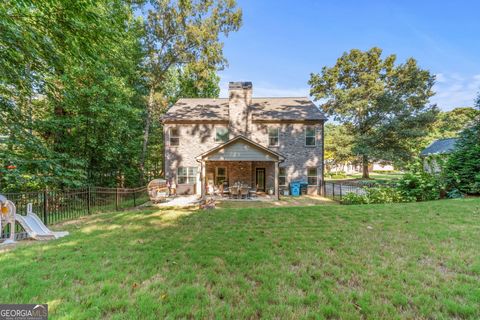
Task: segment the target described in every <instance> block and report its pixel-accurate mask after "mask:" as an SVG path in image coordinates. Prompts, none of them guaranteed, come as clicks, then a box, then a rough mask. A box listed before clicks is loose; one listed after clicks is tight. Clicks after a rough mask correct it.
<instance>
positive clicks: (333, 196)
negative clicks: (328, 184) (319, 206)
mask: <svg viewBox="0 0 480 320" xmlns="http://www.w3.org/2000/svg"><path fill="white" fill-rule="evenodd" d="M332 199H333V200H335V182H332Z"/></svg>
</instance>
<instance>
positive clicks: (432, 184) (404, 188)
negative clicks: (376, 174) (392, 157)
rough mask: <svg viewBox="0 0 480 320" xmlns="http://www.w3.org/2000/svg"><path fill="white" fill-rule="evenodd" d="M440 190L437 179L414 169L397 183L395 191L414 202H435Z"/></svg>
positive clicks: (440, 186)
mask: <svg viewBox="0 0 480 320" xmlns="http://www.w3.org/2000/svg"><path fill="white" fill-rule="evenodd" d="M442 189H443V188H442V185H441V183H440V181H439V179H438V178H437V177H435V176H434V175H432V174H429V173H427V172H424V171H423V170H421V169H420V170H418V169H414V170H413V171H412V172H409V173H406V174H404V175H403V176H402V177H401V178H400V179H399V180H398V181H397V190H398V191H399V192H400V193H401V194H402V196H403V197H404V198H405V199H413V200H416V201H427V200H437V199H439V198H440V191H441V190H442Z"/></svg>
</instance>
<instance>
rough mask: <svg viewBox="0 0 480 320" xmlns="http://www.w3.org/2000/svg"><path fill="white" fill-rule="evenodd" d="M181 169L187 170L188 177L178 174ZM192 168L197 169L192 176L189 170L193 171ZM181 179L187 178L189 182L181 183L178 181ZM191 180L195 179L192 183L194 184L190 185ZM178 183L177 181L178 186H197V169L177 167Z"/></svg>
mask: <svg viewBox="0 0 480 320" xmlns="http://www.w3.org/2000/svg"><path fill="white" fill-rule="evenodd" d="M181 168H185V169H187V174H186V175H179V174H178V170H179V169H181ZM192 168H194V169H195V170H194V171H195V172H194V174H192V175H190V170H189V169H192ZM179 177H186V178H187V182H186V183H180V182H179V181H178V178H179ZM190 178H193V182H192V183H189V182H188V180H190ZM176 181H177V184H178V185H194V184H196V181H197V167H177V176H176Z"/></svg>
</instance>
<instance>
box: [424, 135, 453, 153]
mask: <svg viewBox="0 0 480 320" xmlns="http://www.w3.org/2000/svg"><path fill="white" fill-rule="evenodd" d="M457 140H458V138H449V139H439V140H435V141H434V142H432V143H431V144H430V145H429V146H428V147H426V148H425V149H423V151H422V152H421V153H420V155H421V156H429V155H433V154H448V153H451V152H452V151H453V149H455V143H456V142H457Z"/></svg>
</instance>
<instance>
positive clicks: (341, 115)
mask: <svg viewBox="0 0 480 320" xmlns="http://www.w3.org/2000/svg"><path fill="white" fill-rule="evenodd" d="M434 81H435V76H434V75H431V74H430V72H429V71H427V70H424V69H421V68H420V67H419V66H418V64H417V62H416V61H415V59H413V58H410V59H407V61H406V62H404V63H401V64H396V56H395V55H389V56H387V57H385V58H382V50H381V49H379V48H372V49H370V50H368V51H361V50H358V49H353V50H351V51H350V52H346V53H344V54H343V55H342V56H341V57H340V58H339V59H338V60H337V62H336V64H335V65H334V66H333V67H324V68H323V69H322V71H321V72H320V73H314V74H311V77H310V80H309V84H310V86H311V91H310V94H311V95H312V96H313V97H314V98H315V99H316V100H319V101H321V102H322V107H323V109H324V111H325V112H326V113H327V114H328V115H330V116H333V117H334V119H335V120H336V121H339V122H340V123H342V124H343V125H345V128H347V129H348V132H349V133H350V135H351V136H352V137H354V141H353V149H352V150H353V152H354V153H355V154H358V155H361V156H362V165H363V176H364V178H368V164H369V162H370V161H372V160H407V159H409V158H410V157H412V156H413V152H412V150H413V149H414V148H413V146H414V145H416V144H418V142H419V141H420V140H421V139H422V137H423V136H425V134H426V132H427V130H428V128H429V127H430V126H431V124H432V123H433V122H434V121H435V118H436V115H437V113H438V109H437V108H436V106H434V105H428V101H429V98H430V97H431V96H432V95H433V94H434V93H433V91H432V86H433V84H434Z"/></svg>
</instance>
